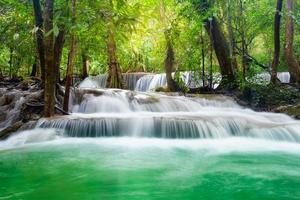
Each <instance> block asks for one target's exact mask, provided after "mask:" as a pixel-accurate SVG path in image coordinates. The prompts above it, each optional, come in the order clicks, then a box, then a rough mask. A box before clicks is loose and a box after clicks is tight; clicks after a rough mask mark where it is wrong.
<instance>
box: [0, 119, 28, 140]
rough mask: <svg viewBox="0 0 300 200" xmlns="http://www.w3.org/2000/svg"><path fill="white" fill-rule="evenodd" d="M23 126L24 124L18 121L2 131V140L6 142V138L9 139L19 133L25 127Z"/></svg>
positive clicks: (0, 133)
mask: <svg viewBox="0 0 300 200" xmlns="http://www.w3.org/2000/svg"><path fill="white" fill-rule="evenodd" d="M23 124H24V123H23V122H21V121H18V122H16V123H14V124H13V125H11V126H9V127H7V128H5V129H3V130H2V131H0V140H5V139H6V138H8V137H9V136H10V135H11V134H12V133H14V132H16V131H18V130H19V129H20V128H21V127H22V126H23Z"/></svg>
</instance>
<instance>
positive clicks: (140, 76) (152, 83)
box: [78, 71, 290, 92]
mask: <svg viewBox="0 0 300 200" xmlns="http://www.w3.org/2000/svg"><path fill="white" fill-rule="evenodd" d="M172 76H173V78H174V76H175V73H173V74H172ZM277 76H278V79H279V80H280V81H281V82H283V83H288V82H289V81H290V74H289V72H279V73H278V75H277ZM179 77H180V78H181V80H182V81H183V83H184V84H185V85H186V86H187V87H188V88H199V87H203V80H202V79H201V78H199V77H197V76H196V73H195V72H190V71H186V72H179ZM270 79H271V76H270V74H268V73H262V74H259V75H257V76H255V77H254V78H252V79H250V81H253V82H256V83H260V82H261V81H263V82H265V81H267V82H269V81H270ZM106 80H107V75H106V74H102V75H99V76H91V77H88V78H86V79H85V80H84V81H82V82H81V83H80V84H79V86H78V87H79V88H105V87H106ZM123 80H124V84H125V86H126V88H127V89H129V90H135V91H140V92H147V91H154V90H155V89H156V88H159V87H167V79H166V74H165V73H162V74H149V73H124V74H123ZM220 81H221V75H220V74H219V73H214V74H213V88H217V87H218V86H219V83H220ZM206 82H207V81H206ZM207 84H208V83H207Z"/></svg>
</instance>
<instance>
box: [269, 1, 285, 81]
mask: <svg viewBox="0 0 300 200" xmlns="http://www.w3.org/2000/svg"><path fill="white" fill-rule="evenodd" d="M281 11H282V0H277V6H276V13H275V20H274V57H273V63H272V72H271V83H273V84H275V83H276V81H277V69H278V65H279V56H280V21H281Z"/></svg>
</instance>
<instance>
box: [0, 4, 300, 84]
mask: <svg viewBox="0 0 300 200" xmlns="http://www.w3.org/2000/svg"><path fill="white" fill-rule="evenodd" d="M41 2H42V3H43V1H41ZM206 2H209V3H211V8H209V9H205V10H203V8H205V4H203V3H206ZM295 2H296V5H295V11H294V12H293V13H283V16H284V17H283V22H282V25H284V20H285V16H286V15H292V16H293V18H294V19H295V22H296V26H295V53H296V56H297V58H298V60H300V46H299V44H300V34H299V33H300V14H299V13H300V12H299V11H300V3H299V2H297V1H295ZM241 6H242V7H241ZM70 8H71V4H70V1H65V0H55V14H54V28H53V30H52V31H53V33H54V35H57V34H58V32H59V31H60V30H62V29H64V30H66V32H67V34H66V43H65V46H64V50H63V59H62V64H61V71H62V76H63V75H64V74H65V70H66V63H67V53H68V48H69V46H70V45H68V44H69V42H70V38H69V35H70V33H71V32H75V33H76V40H77V51H76V58H75V72H76V73H77V74H80V73H81V68H82V55H83V54H85V55H87V56H88V57H89V60H90V63H91V65H90V74H93V75H95V74H99V73H105V72H106V71H107V49H106V39H107V32H108V30H109V29H113V32H114V34H115V40H116V45H117V54H118V60H119V62H120V65H121V68H122V70H123V71H124V72H135V71H147V72H156V73H158V72H164V58H165V54H166V34H167V35H168V37H169V38H170V40H171V41H172V44H173V47H174V52H175V67H176V70H177V71H193V72H195V74H196V76H198V77H199V78H202V74H201V71H202V68H203V67H205V72H206V79H208V77H207V74H209V70H210V69H209V68H210V67H209V66H210V65H211V63H210V59H209V58H210V54H211V51H210V41H209V37H208V35H207V34H206V33H205V30H204V28H203V23H202V22H203V20H204V19H206V18H208V17H210V16H216V17H217V18H218V20H219V21H220V24H221V25H222V29H223V31H224V32H225V33H226V35H227V36H228V35H229V31H228V27H229V26H231V27H232V30H233V36H234V38H235V41H236V46H237V61H238V65H239V71H241V70H240V68H241V67H240V66H241V62H242V55H241V51H240V49H241V39H242V35H243V34H244V37H245V41H246V45H247V52H248V54H249V55H251V56H253V57H255V58H256V59H257V60H258V61H259V62H260V63H262V64H264V65H266V66H269V65H270V63H271V61H272V58H273V20H274V19H273V18H274V9H275V2H274V1H273V0H262V1H253V0H243V1H240V0H214V1H212V0H188V1H183V0H145V1H140V0H93V1H78V2H77V13H76V25H75V26H72V25H71V24H72V23H71V16H70ZM199 9H202V12H200V13H199V12H198V11H199ZM204 11H205V12H204ZM229 16H230V17H231V21H229V20H228V17H229ZM282 27H283V26H282ZM34 33H35V27H34V17H33V7H32V2H31V1H26V0H22V1H15V0H2V1H0V49H1V50H0V67H1V73H4V74H6V75H9V74H10V73H11V75H12V74H15V75H21V76H28V75H29V74H30V70H31V66H32V64H33V63H34V61H35V56H36V42H35V34H34ZM242 33H243V34H242ZM45 34H47V33H45ZM201 35H202V39H203V41H202V40H201ZM281 35H282V41H283V36H284V28H282V33H281ZM202 42H203V43H202ZM11 50H13V51H11ZM202 50H203V51H204V54H205V55H204V58H202V54H201V53H202ZM11 52H12V53H11ZM10 58H12V62H10ZM281 58H282V59H283V55H282V56H281ZM202 59H204V61H205V63H204V66H202ZM212 65H213V69H212V70H213V71H214V72H218V66H217V60H216V58H215V55H214V54H213V63H212ZM10 66H11V68H10ZM280 70H281V71H286V70H287V68H286V66H285V65H284V62H283V61H281V66H280ZM263 71H264V70H262V69H261V68H260V67H258V66H256V65H254V64H250V66H249V70H248V73H247V76H248V78H251V77H253V76H254V75H255V74H257V73H261V72H263ZM239 74H240V75H241V72H239ZM240 79H242V78H240ZM178 81H179V82H180V80H178ZM239 82H241V84H242V85H243V84H244V83H242V81H239Z"/></svg>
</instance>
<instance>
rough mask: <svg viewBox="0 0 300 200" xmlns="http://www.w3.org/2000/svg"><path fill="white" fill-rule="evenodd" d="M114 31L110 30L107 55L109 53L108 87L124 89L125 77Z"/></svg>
mask: <svg viewBox="0 0 300 200" xmlns="http://www.w3.org/2000/svg"><path fill="white" fill-rule="evenodd" d="M113 30H114V28H113V29H109V30H108V38H107V53H108V67H109V69H108V77H107V83H106V87H108V88H121V89H122V88H124V84H123V77H122V72H121V68H120V65H119V63H118V59H117V55H116V41H115V37H114V32H113Z"/></svg>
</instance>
